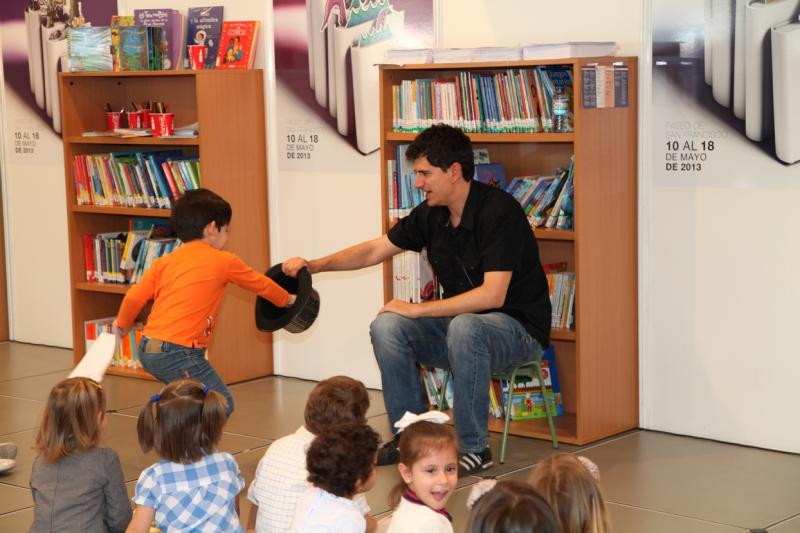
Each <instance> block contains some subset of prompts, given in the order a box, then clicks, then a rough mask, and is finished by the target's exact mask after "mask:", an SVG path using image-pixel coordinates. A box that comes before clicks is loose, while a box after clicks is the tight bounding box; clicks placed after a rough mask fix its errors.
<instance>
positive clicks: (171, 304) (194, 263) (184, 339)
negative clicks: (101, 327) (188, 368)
mask: <svg viewBox="0 0 800 533" xmlns="http://www.w3.org/2000/svg"><path fill="white" fill-rule="evenodd" d="M228 283H233V284H235V285H238V286H239V287H242V288H243V289H247V290H249V291H251V292H254V293H256V294H258V295H259V296H262V297H264V298H266V299H267V300H269V301H270V302H272V303H274V304H275V305H277V306H279V307H284V306H286V304H287V303H288V301H289V293H288V292H286V291H285V290H284V289H283V288H282V287H281V286H280V285H278V284H277V283H275V282H274V281H273V280H271V279H270V278H268V277H267V276H265V275H263V274H261V273H259V272H256V271H255V270H253V269H252V268H250V267H249V266H247V265H246V264H245V263H244V261H242V260H241V259H239V257H238V256H237V255H236V254H233V253H231V252H225V251H222V250H217V249H216V248H214V247H213V246H210V245H209V244H207V243H205V242H203V241H200V240H197V241H191V242H188V243H186V244H184V245H183V246H181V247H179V248H178V249H176V250H174V251H173V252H171V253H169V254H167V255H165V256H164V257H161V258H159V259H156V260H155V261H153V265H152V266H151V267H150V269H149V270H148V271H147V272H145V273H144V276H142V279H141V280H140V281H139V283H137V284H136V285H134V286H133V287H131V288H130V290H129V291H128V292H127V294H126V295H125V299H124V300H122V305H121V306H120V308H119V313H118V314H117V323H118V324H119V326H120V327H123V328H129V327H131V325H133V321H134V320H136V316H137V315H138V314H139V311H141V310H142V307H144V305H145V304H146V303H147V302H148V301H150V300H154V302H153V309H152V310H151V312H150V316H149V317H148V319H147V324H146V325H145V327H144V331H143V333H144V335H146V336H147V337H151V338H154V339H160V340H163V341H167V342H172V343H175V344H180V345H181V346H195V347H202V346H208V343H209V342H210V339H211V333H212V332H213V330H214V326H215V325H216V319H217V308H218V307H219V302H220V300H221V299H222V294H223V293H224V291H225V286H226V285H227V284H228Z"/></svg>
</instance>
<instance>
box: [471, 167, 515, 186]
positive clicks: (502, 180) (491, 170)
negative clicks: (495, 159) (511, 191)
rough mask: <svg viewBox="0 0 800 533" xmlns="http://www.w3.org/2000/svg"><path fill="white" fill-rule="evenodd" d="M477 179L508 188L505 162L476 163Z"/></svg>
mask: <svg viewBox="0 0 800 533" xmlns="http://www.w3.org/2000/svg"><path fill="white" fill-rule="evenodd" d="M475 179H476V180H478V181H480V182H481V183H485V184H487V185H491V186H492V187H498V188H500V189H503V190H506V188H507V187H508V181H507V180H506V167H505V165H503V163H482V164H480V165H475Z"/></svg>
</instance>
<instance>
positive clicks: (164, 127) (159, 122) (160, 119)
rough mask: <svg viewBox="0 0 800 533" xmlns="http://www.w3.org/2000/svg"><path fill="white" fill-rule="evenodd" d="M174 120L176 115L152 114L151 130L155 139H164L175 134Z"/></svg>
mask: <svg viewBox="0 0 800 533" xmlns="http://www.w3.org/2000/svg"><path fill="white" fill-rule="evenodd" d="M174 120H175V114H174V113H150V128H151V129H152V130H153V137H164V136H165V135H172V134H173V133H175V127H174V125H173V121H174Z"/></svg>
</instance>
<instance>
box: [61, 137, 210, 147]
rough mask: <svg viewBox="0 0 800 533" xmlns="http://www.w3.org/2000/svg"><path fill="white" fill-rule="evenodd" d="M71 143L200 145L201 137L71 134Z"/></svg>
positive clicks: (68, 139)
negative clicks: (89, 135)
mask: <svg viewBox="0 0 800 533" xmlns="http://www.w3.org/2000/svg"><path fill="white" fill-rule="evenodd" d="M65 142H68V143H70V144H119V145H123V146H130V145H135V146H136V145H138V146H199V145H200V137H181V138H173V137H170V138H169V139H163V138H160V137H114V136H111V135H109V136H108V137H84V136H82V135H70V136H69V137H67V138H66V139H65Z"/></svg>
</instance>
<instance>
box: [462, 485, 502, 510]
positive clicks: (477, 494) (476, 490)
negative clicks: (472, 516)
mask: <svg viewBox="0 0 800 533" xmlns="http://www.w3.org/2000/svg"><path fill="white" fill-rule="evenodd" d="M495 485H497V480H496V479H484V480H483V481H479V482H477V483H476V484H474V485H473V486H472V489H471V490H470V491H469V498H467V509H472V508H473V507H475V504H476V503H478V500H480V499H481V498H483V496H484V494H486V493H487V492H489V491H490V490H492V489H493V488H494V487H495Z"/></svg>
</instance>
